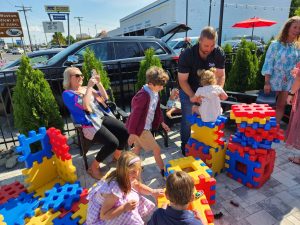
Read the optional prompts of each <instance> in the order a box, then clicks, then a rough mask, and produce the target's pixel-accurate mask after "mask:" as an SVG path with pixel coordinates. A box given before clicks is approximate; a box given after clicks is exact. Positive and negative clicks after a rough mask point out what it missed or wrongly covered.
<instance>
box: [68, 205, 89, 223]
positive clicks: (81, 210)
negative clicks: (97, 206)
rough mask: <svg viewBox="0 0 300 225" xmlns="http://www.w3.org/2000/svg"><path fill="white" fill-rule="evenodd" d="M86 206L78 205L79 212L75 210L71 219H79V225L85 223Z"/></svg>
mask: <svg viewBox="0 0 300 225" xmlns="http://www.w3.org/2000/svg"><path fill="white" fill-rule="evenodd" d="M87 209H88V205H87V204H79V210H77V211H76V212H75V213H74V214H73V215H72V216H71V218H72V219H76V218H80V220H79V221H78V223H79V224H83V223H84V222H85V221H86V214H87Z"/></svg>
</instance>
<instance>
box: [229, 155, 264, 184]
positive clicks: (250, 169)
mask: <svg viewBox="0 0 300 225" xmlns="http://www.w3.org/2000/svg"><path fill="white" fill-rule="evenodd" d="M226 155H227V156H229V160H228V159H226V160H225V163H227V164H228V167H227V169H226V171H227V172H228V173H229V174H231V175H232V178H233V179H235V180H240V181H241V183H243V184H244V185H247V183H249V184H251V185H252V186H253V187H257V186H258V185H259V183H258V182H255V181H253V177H260V176H261V174H259V173H256V172H254V169H255V168H260V167H261V164H260V163H259V162H253V161H251V160H250V159H249V154H247V153H246V154H244V157H241V156H240V155H239V153H238V152H231V151H229V150H226ZM237 162H241V163H243V164H245V165H246V166H247V173H246V174H245V173H243V172H241V171H238V170H237V169H236V168H237Z"/></svg>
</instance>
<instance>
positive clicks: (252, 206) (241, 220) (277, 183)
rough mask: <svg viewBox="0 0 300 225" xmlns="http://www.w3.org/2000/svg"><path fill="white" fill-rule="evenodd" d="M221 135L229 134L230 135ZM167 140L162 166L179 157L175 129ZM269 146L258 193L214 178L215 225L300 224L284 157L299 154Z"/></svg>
mask: <svg viewBox="0 0 300 225" xmlns="http://www.w3.org/2000/svg"><path fill="white" fill-rule="evenodd" d="M225 132H226V133H227V134H229V133H230V131H225ZM227 136H228V135H227ZM169 137H170V140H169V147H168V148H164V147H163V140H162V138H161V137H158V138H157V139H158V142H159V143H160V146H162V158H163V160H164V162H165V163H167V162H168V161H169V160H171V159H175V158H180V157H182V155H181V150H180V148H179V146H180V134H179V125H177V126H174V127H173V128H172V131H171V132H170V134H169ZM273 146H274V148H275V149H276V152H277V157H276V162H275V169H274V172H273V174H272V176H271V179H270V180H269V181H267V182H266V183H265V184H264V186H263V187H261V188H260V189H249V188H248V187H245V186H243V185H242V184H240V183H238V182H236V181H235V180H232V179H230V178H229V177H227V176H226V174H225V173H223V174H220V175H218V176H217V177H216V180H217V185H216V187H217V188H216V193H217V194H216V204H215V205H213V206H212V211H213V213H214V214H216V213H219V212H222V213H223V217H221V219H216V220H215V224H216V225H219V224H231V225H235V224H236V225H237V224H239V225H247V224H251V225H271V224H285V225H292V224H294V225H296V224H298V225H299V224H300V166H299V165H296V164H293V163H291V162H289V161H288V156H292V155H294V154H298V155H299V154H300V151H297V150H295V149H287V148H286V147H285V145H284V143H280V144H273ZM97 148H99V146H93V148H92V149H91V150H90V151H89V157H88V158H89V162H91V161H92V160H93V156H94V155H95V153H96V152H97ZM71 154H72V156H73V163H74V165H75V166H76V168H77V174H78V179H79V180H80V182H81V185H82V186H83V187H86V188H89V187H91V186H92V185H93V184H94V183H95V182H96V180H94V179H92V178H91V177H90V176H89V175H88V174H87V173H86V171H85V169H84V164H83V160H82V158H81V156H80V155H79V149H78V146H76V145H71ZM141 157H142V158H143V159H144V161H143V165H144V169H143V173H142V180H143V182H144V183H145V184H146V185H149V186H150V187H152V188H161V187H164V184H165V180H164V179H163V178H162V177H161V175H160V171H159V169H158V167H157V166H156V164H155V160H154V157H153V156H152V155H151V153H150V152H149V153H148V152H143V153H142V155H141ZM21 167H22V166H19V168H18V169H15V170H12V171H6V172H1V173H0V186H1V185H4V184H9V183H12V182H14V181H16V180H18V181H20V182H23V176H22V173H21V170H22V168H21ZM101 169H102V171H105V172H107V171H109V170H112V169H114V164H113V163H111V162H110V159H108V160H107V161H105V162H104V163H103V164H101ZM231 200H232V201H234V202H237V203H239V206H238V207H235V206H233V205H232V204H231V203H230V201H231Z"/></svg>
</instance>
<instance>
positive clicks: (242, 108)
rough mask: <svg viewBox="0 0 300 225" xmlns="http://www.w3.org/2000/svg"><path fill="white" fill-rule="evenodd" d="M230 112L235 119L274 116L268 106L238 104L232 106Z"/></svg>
mask: <svg viewBox="0 0 300 225" xmlns="http://www.w3.org/2000/svg"><path fill="white" fill-rule="evenodd" d="M231 110H232V112H233V114H234V115H235V116H236V117H247V118H253V117H259V118H265V117H271V116H275V110H274V109H273V108H272V107H270V106H269V105H268V104H256V103H252V104H239V105H232V106H231Z"/></svg>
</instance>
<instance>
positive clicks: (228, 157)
mask: <svg viewBox="0 0 300 225" xmlns="http://www.w3.org/2000/svg"><path fill="white" fill-rule="evenodd" d="M225 159H226V160H230V156H229V155H225ZM224 167H225V168H229V165H228V163H225V165H224Z"/></svg>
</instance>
